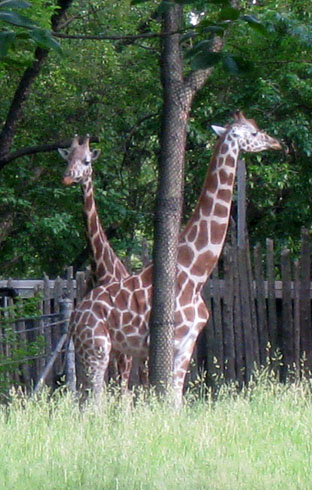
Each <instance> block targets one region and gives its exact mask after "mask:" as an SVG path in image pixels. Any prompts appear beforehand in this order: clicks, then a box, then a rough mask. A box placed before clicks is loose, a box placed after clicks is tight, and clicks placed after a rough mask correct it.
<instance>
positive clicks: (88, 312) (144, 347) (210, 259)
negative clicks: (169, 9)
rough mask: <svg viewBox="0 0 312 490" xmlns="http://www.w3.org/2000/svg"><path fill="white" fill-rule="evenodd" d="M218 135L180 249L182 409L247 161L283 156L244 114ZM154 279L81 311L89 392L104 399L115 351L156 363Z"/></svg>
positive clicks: (93, 299)
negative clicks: (260, 155)
mask: <svg viewBox="0 0 312 490" xmlns="http://www.w3.org/2000/svg"><path fill="white" fill-rule="evenodd" d="M213 129H214V131H215V132H216V133H217V135H218V136H219V140H218V141H217V144H216V148H215V150H214V153H213V156H212V158H211V161H210V164H209V166H208V170H207V174H206V177H205V181H204V185H203V189H202V191H201V194H200V197H199V200H198V202H197V205H196V207H195V211H194V213H193V215H192V217H191V218H190V219H189V221H188V223H187V225H186V227H185V229H184V231H183V232H182V233H181V235H180V240H179V245H178V263H177V288H176V289H177V295H176V309H175V332H174V365H173V393H174V398H175V405H176V406H177V407H178V406H180V405H181V403H182V396H183V385H184V380H185V375H186V372H187V369H188V366H189V362H190V359H191V355H192V352H193V349H194V346H195V343H196V340H197V337H198V335H199V333H200V332H201V330H202V329H203V327H204V325H205V324H206V323H207V320H208V317H209V313H208V310H207V307H206V305H205V302H204V300H203V298H202V296H201V291H202V288H203V286H204V284H205V282H206V280H207V279H208V277H209V275H210V273H211V272H212V270H213V268H214V266H215V265H216V263H217V261H218V259H219V256H220V254H221V251H222V247H223V244H224V240H225V236H226V232H227V228H228V223H229V217H230V208H231V201H232V195H233V186H234V180H235V173H236V166H237V161H238V157H239V154H240V152H241V151H247V152H260V151H263V150H267V149H276V150H278V149H281V145H280V143H279V142H278V141H277V140H276V139H274V138H272V137H270V136H269V135H267V134H266V133H265V132H263V131H261V130H260V129H259V128H258V126H257V124H256V123H255V121H254V120H250V119H247V118H246V117H245V116H244V114H243V113H242V112H239V111H238V112H237V113H235V115H234V121H233V123H232V124H228V125H227V126H226V127H224V128H223V127H220V126H213ZM152 271H153V266H152V264H150V265H148V266H147V267H146V268H145V269H143V270H142V271H141V272H140V273H139V274H136V275H132V276H130V277H127V278H124V279H122V280H121V281H118V282H115V283H110V284H109V285H108V286H106V287H103V286H100V287H97V288H95V289H93V290H92V291H91V292H90V294H89V295H88V296H87V297H85V298H84V300H83V301H82V302H81V303H80V304H79V305H78V307H77V309H76V310H75V312H74V314H73V316H72V319H71V327H70V328H71V332H72V335H73V339H74V344H75V348H76V353H77V357H78V359H79V362H80V366H81V371H80V375H81V377H80V379H79V383H80V385H81V388H82V390H83V392H85V391H86V390H87V389H88V388H91V389H92V390H94V392H95V394H96V395H97V394H98V393H99V392H100V391H101V387H102V381H103V376H104V373H105V371H106V368H107V362H108V357H109V351H110V349H111V348H112V347H113V348H114V349H118V350H120V351H121V352H124V353H126V354H128V355H131V356H133V357H134V358H138V359H144V358H146V357H147V356H148V344H149V317H150V311H151V297H152ZM107 332H109V333H110V337H107ZM109 341H110V342H109Z"/></svg>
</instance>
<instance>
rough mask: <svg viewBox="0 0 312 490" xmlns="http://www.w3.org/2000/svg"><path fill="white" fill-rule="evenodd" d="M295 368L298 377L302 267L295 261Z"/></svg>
mask: <svg viewBox="0 0 312 490" xmlns="http://www.w3.org/2000/svg"><path fill="white" fill-rule="evenodd" d="M294 284H295V299H294V346H293V349H294V368H295V374H296V378H299V377H300V267H299V262H298V260H296V261H295V262H294Z"/></svg>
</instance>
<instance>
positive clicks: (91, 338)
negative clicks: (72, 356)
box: [73, 325, 111, 402]
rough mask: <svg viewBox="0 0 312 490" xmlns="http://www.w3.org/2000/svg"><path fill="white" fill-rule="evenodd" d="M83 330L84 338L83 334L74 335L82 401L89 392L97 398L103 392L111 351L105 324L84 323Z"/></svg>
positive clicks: (78, 381) (78, 382)
mask: <svg viewBox="0 0 312 490" xmlns="http://www.w3.org/2000/svg"><path fill="white" fill-rule="evenodd" d="M83 331H84V336H83V338H82V336H81V335H80V336H77V335H74V337H73V338H74V345H75V352H76V376H77V390H78V392H79V393H80V399H81V402H83V401H85V400H86V399H87V397H88V395H89V393H93V394H94V396H95V397H96V398H98V396H99V394H100V393H101V391H102V389H103V383H104V376H105V373H106V370H107V367H108V363H109V356H110V351H111V339H110V335H109V333H108V330H107V328H105V326H104V325H97V328H96V329H94V328H92V327H89V326H88V325H84V328H83Z"/></svg>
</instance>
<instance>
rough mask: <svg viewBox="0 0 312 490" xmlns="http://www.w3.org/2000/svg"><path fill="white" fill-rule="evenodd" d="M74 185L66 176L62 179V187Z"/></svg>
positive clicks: (71, 179) (70, 178)
mask: <svg viewBox="0 0 312 490" xmlns="http://www.w3.org/2000/svg"><path fill="white" fill-rule="evenodd" d="M73 183H74V180H73V178H72V177H70V176H68V175H66V176H65V177H63V184H64V185H72V184H73Z"/></svg>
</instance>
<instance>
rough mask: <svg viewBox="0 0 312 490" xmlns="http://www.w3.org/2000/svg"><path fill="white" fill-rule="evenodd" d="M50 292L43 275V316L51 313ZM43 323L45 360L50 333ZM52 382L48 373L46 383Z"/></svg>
mask: <svg viewBox="0 0 312 490" xmlns="http://www.w3.org/2000/svg"><path fill="white" fill-rule="evenodd" d="M51 296H52V295H51V290H50V283H49V278H48V276H47V275H46V274H44V279H43V314H44V315H49V314H50V313H51ZM44 323H45V328H44V339H45V353H46V358H49V357H50V355H51V352H52V333H51V327H50V328H47V327H46V323H49V319H48V320H47V322H44ZM52 382H53V373H52V372H51V371H49V373H48V375H47V378H46V383H47V385H48V386H52Z"/></svg>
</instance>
